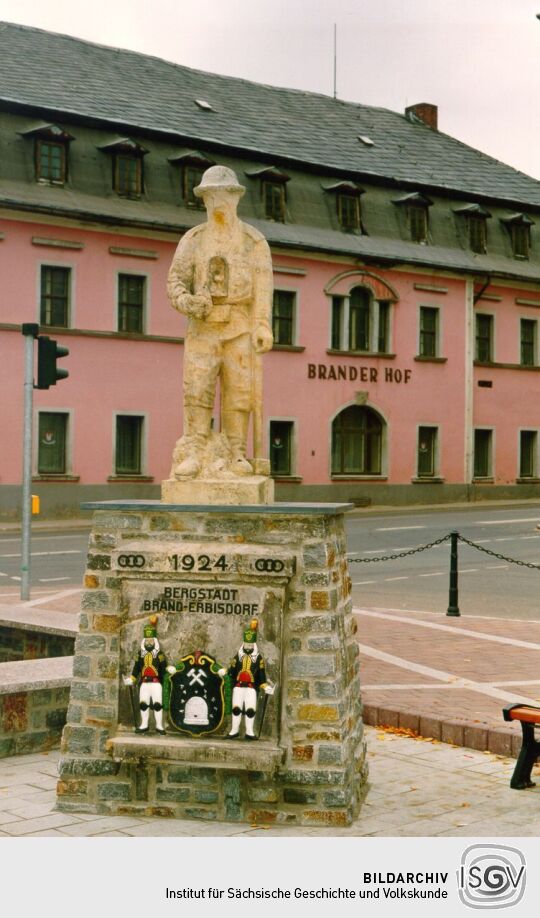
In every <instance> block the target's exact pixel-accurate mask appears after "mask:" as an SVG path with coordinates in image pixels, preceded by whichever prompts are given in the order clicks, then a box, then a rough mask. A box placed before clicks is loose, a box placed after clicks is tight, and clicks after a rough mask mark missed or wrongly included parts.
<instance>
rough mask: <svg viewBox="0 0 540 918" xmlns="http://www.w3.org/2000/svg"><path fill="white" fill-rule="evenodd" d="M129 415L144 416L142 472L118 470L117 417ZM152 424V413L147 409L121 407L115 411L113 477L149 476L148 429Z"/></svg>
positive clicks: (113, 425) (113, 419) (112, 458)
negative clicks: (127, 409)
mask: <svg viewBox="0 0 540 918" xmlns="http://www.w3.org/2000/svg"><path fill="white" fill-rule="evenodd" d="M126 415H128V416H129V417H133V418H142V419H143V423H142V435H141V471H140V472H125V473H122V472H117V471H116V435H117V430H118V427H117V418H118V417H125V416H126ZM149 426H150V415H149V413H148V412H147V411H135V410H132V409H130V410H129V411H122V410H120V409H118V410H115V411H113V416H112V455H111V468H112V471H111V478H132V477H133V478H142V477H148V472H147V469H148V430H149Z"/></svg>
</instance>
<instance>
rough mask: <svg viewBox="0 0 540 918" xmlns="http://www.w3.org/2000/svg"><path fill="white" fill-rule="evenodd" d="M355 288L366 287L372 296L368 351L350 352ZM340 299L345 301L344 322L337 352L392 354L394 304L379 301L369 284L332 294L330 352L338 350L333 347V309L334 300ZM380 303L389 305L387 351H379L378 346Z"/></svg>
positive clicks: (355, 285)
mask: <svg viewBox="0 0 540 918" xmlns="http://www.w3.org/2000/svg"><path fill="white" fill-rule="evenodd" d="M355 287H364V289H365V290H367V291H368V293H369V295H370V304H369V325H370V335H369V337H370V342H369V344H370V347H369V350H367V351H351V350H349V327H350V303H351V292H352V291H353V290H354V289H355ZM338 297H339V298H340V299H342V300H343V322H342V326H341V341H340V346H339V348H337V350H339V351H341V352H344V353H347V354H381V353H384V354H391V353H392V330H393V323H392V315H393V306H394V303H393V302H392V301H390V300H378V299H377V298H376V297H375V295H374V293H373V290H371V288H370V287H368V286H367V284H353V286H352V287H351V288H350V290H349V292H348V293H330V294H329V298H330V322H329V339H328V347H329V349H330V350H336V348H335V347H334V346H333V345H332V309H333V300H334V298H338ZM380 303H388V307H389V308H388V349H387V350H386V351H379V350H378V348H377V347H376V345H377V344H378V340H379V315H380V311H379V306H380Z"/></svg>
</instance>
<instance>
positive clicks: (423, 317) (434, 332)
mask: <svg viewBox="0 0 540 918" xmlns="http://www.w3.org/2000/svg"><path fill="white" fill-rule="evenodd" d="M438 353H439V310H438V309H437V307H435V306H420V336H419V341H418V355H419V357H437V356H438Z"/></svg>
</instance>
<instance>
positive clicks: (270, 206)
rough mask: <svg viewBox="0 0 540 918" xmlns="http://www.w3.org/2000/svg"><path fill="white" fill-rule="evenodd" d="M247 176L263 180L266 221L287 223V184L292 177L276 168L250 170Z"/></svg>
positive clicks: (262, 190)
mask: <svg viewBox="0 0 540 918" xmlns="http://www.w3.org/2000/svg"><path fill="white" fill-rule="evenodd" d="M246 175H247V176H248V177H249V178H251V179H255V178H258V179H260V180H261V198H262V203H263V212H264V216H265V219H266V220H273V221H274V222H275V223H285V208H286V203H287V194H286V184H287V182H289V181H290V175H287V174H286V173H285V172H281V170H280V169H276V168H275V166H268V167H267V168H264V169H254V170H249V171H246Z"/></svg>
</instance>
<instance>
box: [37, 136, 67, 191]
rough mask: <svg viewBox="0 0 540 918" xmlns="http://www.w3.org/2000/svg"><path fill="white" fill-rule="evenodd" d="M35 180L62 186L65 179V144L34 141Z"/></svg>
mask: <svg viewBox="0 0 540 918" xmlns="http://www.w3.org/2000/svg"><path fill="white" fill-rule="evenodd" d="M36 179H37V181H38V182H47V183H48V184H51V185H63V184H64V183H65V181H66V179H67V147H66V144H65V143H55V142H54V141H51V140H40V139H39V138H38V139H37V140H36Z"/></svg>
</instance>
